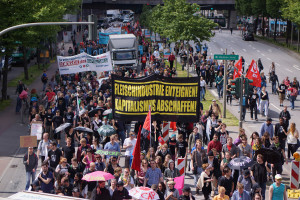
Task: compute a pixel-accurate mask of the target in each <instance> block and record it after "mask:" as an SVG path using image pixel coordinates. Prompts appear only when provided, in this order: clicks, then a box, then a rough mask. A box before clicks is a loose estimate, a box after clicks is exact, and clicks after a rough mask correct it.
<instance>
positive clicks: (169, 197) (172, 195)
mask: <svg viewBox="0 0 300 200" xmlns="http://www.w3.org/2000/svg"><path fill="white" fill-rule="evenodd" d="M167 185H168V187H167V190H166V192H165V200H177V199H178V198H179V192H178V190H177V189H176V188H174V186H175V182H174V181H168V182H167Z"/></svg>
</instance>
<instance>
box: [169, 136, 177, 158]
mask: <svg viewBox="0 0 300 200" xmlns="http://www.w3.org/2000/svg"><path fill="white" fill-rule="evenodd" d="M168 146H169V149H170V152H171V155H175V148H176V139H175V140H172V139H169V141H168Z"/></svg>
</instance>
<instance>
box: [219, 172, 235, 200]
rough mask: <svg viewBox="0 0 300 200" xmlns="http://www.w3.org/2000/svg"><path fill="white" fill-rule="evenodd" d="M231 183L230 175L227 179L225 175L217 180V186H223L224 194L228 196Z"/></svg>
mask: <svg viewBox="0 0 300 200" xmlns="http://www.w3.org/2000/svg"><path fill="white" fill-rule="evenodd" d="M232 183H233V178H232V177H231V176H230V178H229V179H227V178H226V177H225V176H221V177H220V178H219V180H218V184H219V186H223V187H224V188H225V189H226V192H225V194H226V195H228V196H229V197H230V192H231V190H232Z"/></svg>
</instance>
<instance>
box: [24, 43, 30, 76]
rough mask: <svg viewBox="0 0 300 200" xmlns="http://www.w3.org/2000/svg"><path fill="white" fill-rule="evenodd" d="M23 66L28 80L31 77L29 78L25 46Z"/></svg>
mask: <svg viewBox="0 0 300 200" xmlns="http://www.w3.org/2000/svg"><path fill="white" fill-rule="evenodd" d="M23 65H24V75H25V80H28V79H29V76H28V65H27V58H26V47H24V46H23Z"/></svg>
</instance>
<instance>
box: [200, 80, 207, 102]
mask: <svg viewBox="0 0 300 200" xmlns="http://www.w3.org/2000/svg"><path fill="white" fill-rule="evenodd" d="M205 85H206V82H205V80H203V77H202V76H201V78H200V101H202V100H205Z"/></svg>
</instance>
